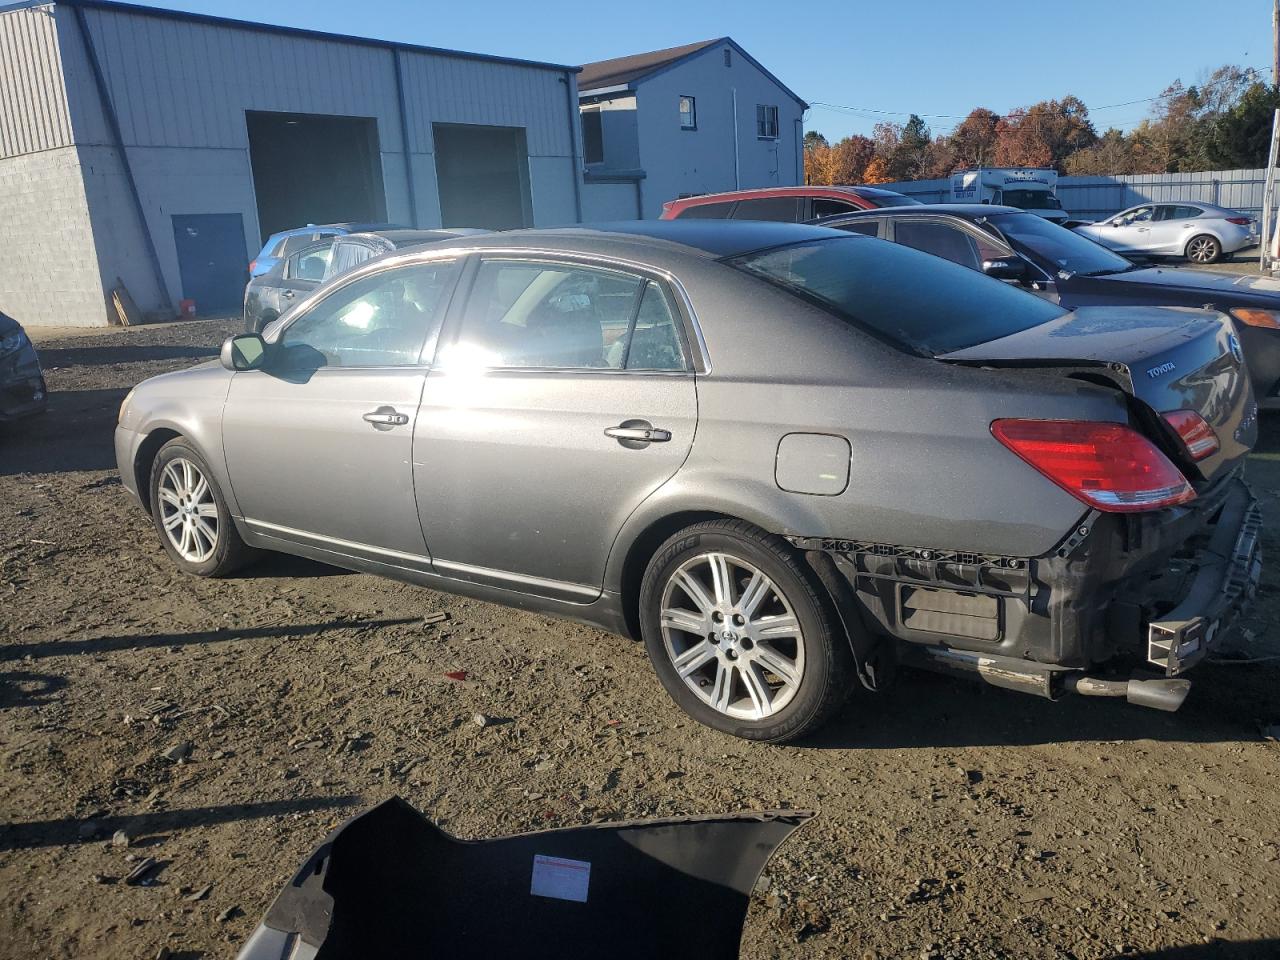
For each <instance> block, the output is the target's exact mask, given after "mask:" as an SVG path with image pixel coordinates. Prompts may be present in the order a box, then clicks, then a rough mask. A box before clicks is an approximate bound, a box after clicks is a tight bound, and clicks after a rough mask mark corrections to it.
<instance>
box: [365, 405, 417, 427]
mask: <svg viewBox="0 0 1280 960" xmlns="http://www.w3.org/2000/svg"><path fill="white" fill-rule="evenodd" d="M364 420H365V422H367V423H372V424H373V425H374V426H375V427H403V426H404V425H405V424H406V423H408V422H409V415H408V414H407V413H397V412H396V411H395V410H391V409H388V408H387V407H379V408H378V409H377V410H374V411H372V412H370V413H366V414H365V415H364Z"/></svg>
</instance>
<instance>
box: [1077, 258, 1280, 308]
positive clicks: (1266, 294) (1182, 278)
mask: <svg viewBox="0 0 1280 960" xmlns="http://www.w3.org/2000/svg"><path fill="white" fill-rule="evenodd" d="M1097 279H1105V280H1108V281H1115V282H1117V283H1127V284H1133V285H1135V286H1147V287H1152V288H1164V289H1168V288H1170V287H1176V288H1177V289H1179V290H1203V291H1205V294H1206V295H1207V296H1209V297H1212V296H1213V295H1215V294H1217V295H1226V296H1231V297H1243V298H1247V299H1249V300H1259V299H1263V300H1266V299H1270V300H1274V301H1275V302H1276V304H1278V305H1280V279H1276V278H1273V277H1261V276H1241V275H1240V274H1237V273H1215V272H1212V271H1208V270H1190V269H1187V268H1178V267H1172V268H1170V267H1144V268H1143V269H1141V270H1130V271H1128V272H1126V273H1109V274H1105V275H1103V277H1101V278H1097ZM1205 302H1206V303H1208V302H1210V300H1206V301H1205Z"/></svg>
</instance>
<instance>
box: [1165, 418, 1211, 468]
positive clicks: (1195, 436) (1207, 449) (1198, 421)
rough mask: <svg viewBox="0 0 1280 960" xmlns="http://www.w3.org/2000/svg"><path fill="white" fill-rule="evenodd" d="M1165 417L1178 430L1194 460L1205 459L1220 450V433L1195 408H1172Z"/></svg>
mask: <svg viewBox="0 0 1280 960" xmlns="http://www.w3.org/2000/svg"><path fill="white" fill-rule="evenodd" d="M1164 419H1165V422H1166V423H1168V424H1169V426H1171V427H1173V429H1174V430H1176V431H1177V432H1178V436H1179V437H1181V438H1182V443H1183V445H1184V446H1185V447H1186V448H1187V453H1189V454H1191V459H1192V460H1203V459H1204V458H1205V457H1211V456H1213V455H1214V454H1215V453H1217V452H1218V435H1217V434H1216V433H1214V432H1213V427H1211V426H1209V424H1207V423H1205V419H1204V417H1202V416H1200V414H1198V413H1196V412H1195V411H1194V410H1171V411H1170V412H1169V413H1166V414H1165V415H1164Z"/></svg>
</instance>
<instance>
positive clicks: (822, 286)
mask: <svg viewBox="0 0 1280 960" xmlns="http://www.w3.org/2000/svg"><path fill="white" fill-rule="evenodd" d="M727 262H728V263H729V264H730V265H731V266H735V267H737V268H738V269H740V270H744V271H746V272H747V273H750V274H753V275H755V276H757V277H760V278H762V279H764V280H766V281H768V282H769V283H772V284H774V285H776V286H779V287H781V288H782V289H784V290H786V291H788V292H790V293H792V294H794V295H795V296H797V297H799V298H801V299H803V300H807V301H809V302H810V303H814V304H816V305H818V306H819V307H822V308H823V309H825V310H826V311H827V312H828V313H830V314H833V315H834V316H836V317H838V318H840V319H841V320H844V321H845V322H847V323H850V324H852V325H854V326H857V327H860V328H862V329H864V330H867V331H869V332H871V333H873V334H875V335H876V336H878V337H880V338H881V339H884V340H888V341H889V342H891V343H893V344H895V345H897V346H899V347H901V348H904V349H907V350H910V351H912V352H914V353H919V354H923V355H925V356H938V355H941V354H944V353H950V352H951V351H953V350H961V349H964V348H965V347H971V346H974V345H975V344H979V343H986V342H987V341H990V340H996V339H999V338H1000V337H1007V336H1009V335H1010V334H1014V333H1018V332H1020V331H1022V330H1028V329H1030V328H1031V327H1035V326H1039V325H1040V324H1042V323H1047V322H1048V321H1050V320H1052V319H1054V318H1055V317H1060V316H1062V314H1063V312H1064V311H1063V310H1062V309H1061V308H1059V307H1057V306H1055V305H1054V304H1052V303H1049V302H1047V301H1045V300H1042V299H1041V298H1039V297H1037V296H1035V295H1034V294H1030V293H1025V292H1024V291H1021V290H1018V289H1016V288H1014V287H1011V286H1009V285H1008V284H1006V283H1002V282H1001V281H999V280H993V279H991V278H990V277H987V276H985V275H983V274H982V273H979V272H977V271H975V270H970V269H967V268H965V267H960V266H957V265H956V264H954V263H948V262H947V261H946V260H942V259H939V258H938V257H933V256H929V255H927V254H923V253H919V252H917V251H915V250H911V249H908V248H905V247H902V246H899V245H897V244H891V243H873V242H871V241H870V240H867V239H866V238H865V237H840V238H835V239H830V240H816V241H810V242H806V243H799V244H794V245H792V246H787V247H778V248H774V249H772V250H764V251H760V252H757V253H751V254H747V255H746V256H743V257H737V258H735V259H732V260H729V261H727Z"/></svg>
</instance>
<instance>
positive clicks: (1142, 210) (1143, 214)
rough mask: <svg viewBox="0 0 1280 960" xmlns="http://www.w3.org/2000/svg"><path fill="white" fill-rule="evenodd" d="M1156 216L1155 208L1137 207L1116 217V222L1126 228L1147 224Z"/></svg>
mask: <svg viewBox="0 0 1280 960" xmlns="http://www.w3.org/2000/svg"><path fill="white" fill-rule="evenodd" d="M1153 216H1155V207H1135V208H1134V209H1133V210H1128V211H1126V212H1125V213H1122V214H1120V215H1119V216H1118V217H1116V222H1117V223H1119V224H1122V225H1124V226H1128V225H1129V224H1131V223H1146V222H1147V221H1148V220H1150V219H1151V218H1152V217H1153Z"/></svg>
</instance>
